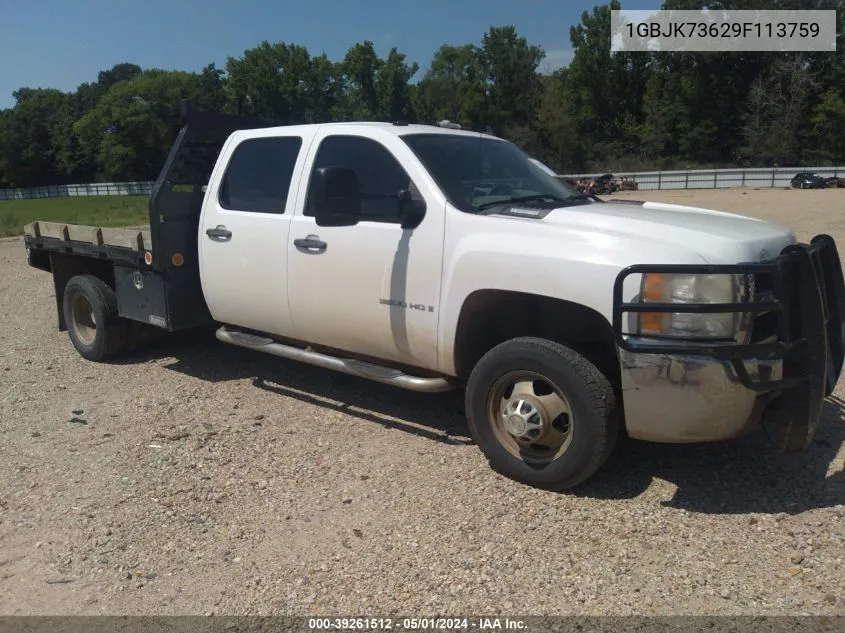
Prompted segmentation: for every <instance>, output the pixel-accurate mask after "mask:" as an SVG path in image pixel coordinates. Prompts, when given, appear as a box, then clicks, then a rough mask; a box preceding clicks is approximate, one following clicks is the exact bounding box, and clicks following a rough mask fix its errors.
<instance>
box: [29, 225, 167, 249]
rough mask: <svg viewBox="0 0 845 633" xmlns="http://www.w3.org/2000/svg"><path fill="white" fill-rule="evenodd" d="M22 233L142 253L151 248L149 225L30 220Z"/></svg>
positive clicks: (35, 236) (34, 236)
mask: <svg viewBox="0 0 845 633" xmlns="http://www.w3.org/2000/svg"><path fill="white" fill-rule="evenodd" d="M24 235H25V236H29V237H33V238H53V239H57V240H62V241H65V242H82V243H85V244H90V245H91V246H116V247H118V248H127V249H130V250H132V251H139V252H142V253H143V252H144V251H149V250H151V249H152V236H151V234H150V229H149V227H144V228H128V229H121V228H107V227H101V226H87V225H84V224H65V223H63V222H31V223H29V224H27V225H26V226H25V227H24Z"/></svg>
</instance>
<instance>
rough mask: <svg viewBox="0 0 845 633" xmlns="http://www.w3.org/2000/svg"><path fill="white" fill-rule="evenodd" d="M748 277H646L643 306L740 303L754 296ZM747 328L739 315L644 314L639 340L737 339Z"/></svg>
mask: <svg viewBox="0 0 845 633" xmlns="http://www.w3.org/2000/svg"><path fill="white" fill-rule="evenodd" d="M751 279H753V278H746V276H745V275H739V276H738V275H683V274H668V273H648V274H644V275H643V279H642V285H641V289H640V301H642V302H643V303H737V302H740V301H745V300H747V299H748V298H749V296H750V293H751V292H752V288H751V284H750V280H751ZM745 326H746V324H745V323H744V319H743V315H742V313H739V312H717V313H711V314H708V313H702V312H641V313H640V314H639V327H638V332H637V333H638V334H639V335H640V336H660V337H662V336H668V337H673V338H684V339H698V338H701V339H737V338H738V337H739V336H740V334H741V333H742V330H743V329H744V327H745Z"/></svg>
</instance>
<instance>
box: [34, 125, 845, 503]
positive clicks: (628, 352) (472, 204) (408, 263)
mask: <svg viewBox="0 0 845 633" xmlns="http://www.w3.org/2000/svg"><path fill="white" fill-rule="evenodd" d="M184 114H185V121H184V125H183V127H182V129H181V131H180V133H179V135H178V137H177V138H176V141H175V142H174V145H173V147H172V149H171V151H170V154H169V156H168V157H167V160H166V162H165V164H164V166H163V168H162V170H161V173H160V175H159V177H158V179H157V181H156V183H155V186H154V188H153V193H152V196H151V198H150V203H149V205H150V226H149V229H148V230H144V231H130V230H127V229H123V230H115V229H107V228H103V227H96V226H80V225H74V224H66V223H50V222H34V223H32V224H30V225H28V226H27V227H26V231H25V245H26V252H27V257H28V262H29V264H30V265H31V266H34V267H36V268H39V269H41V270H44V271H48V272H50V273H51V274H52V278H53V284H54V288H55V297H56V308H57V314H58V324H59V328H60V329H61V330H66V331H67V332H68V335H69V337H70V340H71V342H72V343H73V345H74V347H75V348H76V350H77V351H78V352H79V354H80V355H81V356H82V357H84V358H85V359H88V360H90V361H95V362H106V361H108V360H110V359H114V358H117V357H119V356H121V355H124V354H126V352H127V350H128V349H129V348H130V347H131V346H132V344H133V343H135V342H137V341H138V340H139V337H143V335H144V333H145V331H149V330H150V329H153V328H155V329H158V330H161V331H168V332H174V331H182V330H186V329H190V328H199V327H205V326H209V325H212V326H214V327H215V328H216V336H217V338H218V339H219V340H221V341H223V342H225V343H229V344H233V345H237V346H240V347H243V348H246V349H249V350H254V351H256V352H263V353H266V354H272V355H275V356H278V357H282V358H286V359H293V360H297V361H301V362H305V363H310V364H313V365H317V366H321V367H325V368H329V369H332V370H336V371H339V372H344V373H346V374H352V375H354V376H359V377H364V378H367V379H370V380H373V381H378V382H382V383H386V384H389V385H394V386H397V387H402V388H405V389H410V390H414V391H421V392H436V391H443V390H448V389H455V388H463V389H465V407H466V415H467V419H468V423H469V429H470V432H471V434H472V437H473V438H474V440H475V442H476V443H477V444H478V446H479V448H480V449H481V450H482V451H483V453H484V454H485V455H486V457H487V458H488V460H489V462H490V464H491V465H492V466H493V468H495V469H496V470H497V471H499V472H501V473H503V474H505V475H507V476H508V477H511V478H513V479H516V480H518V481H522V482H525V483H528V484H531V485H534V486H539V487H543V488H550V489H558V490H561V489H567V488H571V487H573V486H575V485H577V484H579V483H581V482H583V481H585V480H587V479H589V478H590V477H591V476H592V475H593V474H594V473H595V472H596V471H597V470H599V468H600V467H601V466H602V464H603V463H604V462H605V460H606V459H607V457H608V455H609V454H610V453H611V451H612V450H613V447H614V445H615V443H616V439H617V437H618V434H619V433H622V432H625V433H627V434H628V435H629V436H631V437H634V438H640V439H644V440H651V441H656V442H710V441H717V440H725V439H729V438H734V437H738V436H740V435H743V434H745V433H748V432H750V431H751V430H753V429H755V428H757V427H758V426H759V425H760V424H761V423H762V424H765V425H767V426H768V427H769V428H770V430H771V431H772V433H773V434H774V436H775V438H776V440H777V446H778V448H779V449H781V450H787V451H794V450H801V449H803V448H805V447H807V446H808V445H809V444H810V443H811V442H812V439H813V436H814V434H815V432H816V428H817V425H818V423H819V414H820V410H821V406H822V402H823V399H824V398H825V396H826V395H827V394H830V393H831V391H832V389H833V387H834V385H835V384H836V382H837V379H838V378H839V375H840V372H841V370H842V364H843V357H845V324H843V318H844V317H845V283H843V275H842V268H841V265H840V260H839V255H838V253H837V247H836V244H835V242H834V240H833V239H832V238H831V237H829V236H826V235H819V236H816V237H815V238H813V239H812V240H811V241H810V242H809V243H806V244H805V243H798V242H797V241H796V239H795V236H794V234H793V232H792V231H791V230H789V229H788V228H785V227H782V226H779V225H775V224H771V223H768V222H763V221H760V220H756V219H752V218H747V217H742V216H739V215H734V214H731V213H723V212H719V211H711V210H707V209H699V208H692V207H686V206H681V205H674V204H666V203H656V202H629V201H613V202H609V201H608V202H605V201H602V200H600V199H597V198H591V197H589V196H587V195H584V194H583V193H580V192H578V191H577V190H576V189H575V188H574V187H572V186H571V185H570V184H568V183H567V182H566V181H564V180H563V179H561V178H557V177H555V176H553V175H550V174H549V173H547V171H546V170H544V169H541V168H538V167H537V166H536V165H535V164H534V163H533V162H532V161H531V160H530V159H529V157H528V156H526V154H525V153H523V152H522V151H521V150H520V149H519V148H517V147H516V146H515V145H513V144H512V143H510V142H508V141H505V140H502V139H500V138H496V137H494V136H492V135H488V134H482V133H477V132H470V131H466V130H458V129H452V128H447V127H438V126H428V125H407V124H401V123H397V124H390V123H326V124H314V125H301V126H268V125H267V124H266V123H263V122H260V121H252V120H245V119H239V118H235V117H227V116H222V115H203V114H190V113H188V112H187V111H186V112H185V113H184ZM129 388H131V387H129Z"/></svg>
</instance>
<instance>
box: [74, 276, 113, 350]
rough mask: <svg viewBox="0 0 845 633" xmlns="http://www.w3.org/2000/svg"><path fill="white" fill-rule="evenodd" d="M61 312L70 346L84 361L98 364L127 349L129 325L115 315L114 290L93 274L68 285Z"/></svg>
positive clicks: (76, 279) (78, 278) (77, 277)
mask: <svg viewBox="0 0 845 633" xmlns="http://www.w3.org/2000/svg"><path fill="white" fill-rule="evenodd" d="M86 311H87V312H88V314H87V315H86ZM62 313H63V314H64V319H65V325H66V326H67V331H68V336H69V337H70V340H71V343H73V346H74V347H75V348H76V351H77V352H79V354H80V356H82V357H83V358H85V359H87V360H90V361H94V362H101V361H104V360H108V359H111V358H115V357H116V356H118V355H119V354H121V353H122V352H123V351H124V350H125V349H126V347H127V343H128V327H127V325H128V322H127V321H126V319H123V318H121V317H120V315H119V314H118V310H117V297H116V296H115V293H114V290H112V288H111V287H109V285H108V284H106V283H105V282H104V281H102V280H101V279H99V278H97V277H95V276H94V275H77V276H76V277H72V278H71V279H70V280H69V281H68V282H67V285H66V286H65V292H64V298H63V301H62Z"/></svg>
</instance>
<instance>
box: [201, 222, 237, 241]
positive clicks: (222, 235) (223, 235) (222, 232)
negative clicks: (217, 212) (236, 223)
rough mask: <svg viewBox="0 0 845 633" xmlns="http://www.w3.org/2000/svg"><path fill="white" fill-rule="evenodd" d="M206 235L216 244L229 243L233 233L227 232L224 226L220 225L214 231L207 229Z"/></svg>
mask: <svg viewBox="0 0 845 633" xmlns="http://www.w3.org/2000/svg"><path fill="white" fill-rule="evenodd" d="M205 234H206V235H208V237H210V238H211V239H212V240H214V241H215V242H228V241H229V240H230V239H232V232H231V231H229V230H227V229H226V227H225V226H223V225H222V224H218V225H217V226H216V227H214V228H213V229H207V230H206V232H205Z"/></svg>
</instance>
